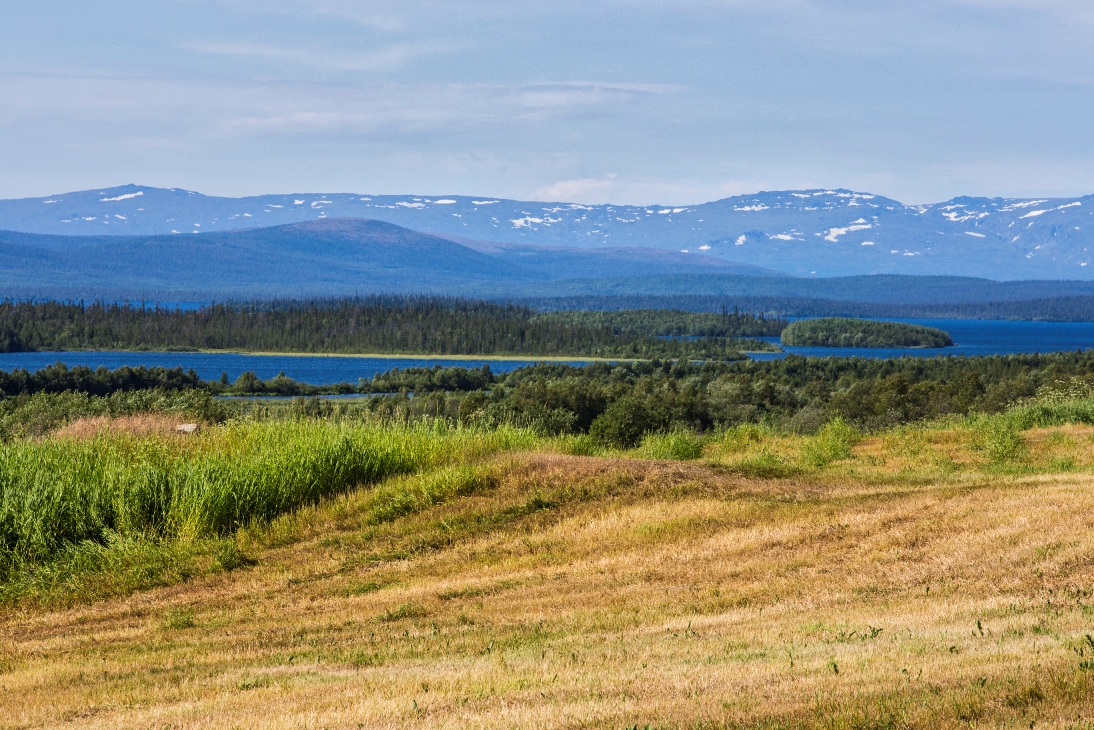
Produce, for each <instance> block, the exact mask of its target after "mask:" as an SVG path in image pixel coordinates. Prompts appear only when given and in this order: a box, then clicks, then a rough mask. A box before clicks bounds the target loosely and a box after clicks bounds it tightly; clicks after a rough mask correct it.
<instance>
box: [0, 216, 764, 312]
mask: <svg viewBox="0 0 1094 730" xmlns="http://www.w3.org/2000/svg"><path fill="white" fill-rule="evenodd" d="M479 249H482V250H477V249H476V248H472V247H470V246H467V245H464V244H462V243H459V242H456V241H452V240H449V239H447V238H442V237H439V236H434V235H430V234H427V233H419V232H417V231H412V230H409V229H407V228H403V227H401V226H397V225H394V224H392V223H386V222H383V221H374V220H363V219H324V220H317V221H305V222H302V223H290V224H287V225H281V226H272V227H269V228H255V229H247V230H241V231H216V232H211V233H207V234H203V235H200V236H194V235H187V236H177V235H172V234H168V235H159V236H55V235H43V234H34V233H20V232H10V231H0V294H2V295H4V296H8V297H16V298H20V297H58V298H97V297H104V298H111V299H113V298H119V297H129V298H140V297H149V298H152V299H159V300H161V301H163V300H193V299H206V300H207V299H210V298H216V299H224V298H227V297H234V298H247V299H251V298H269V297H293V298H295V297H308V296H344V295H351V294H354V293H368V292H406V293H410V292H438V291H451V290H453V289H454V288H457V287H460V286H467V285H472V284H478V285H481V284H485V283H489V284H493V285H495V286H498V287H500V288H503V289H504V288H505V287H509V286H517V285H520V284H522V283H531V282H540V281H547V280H553V279H567V280H573V279H575V278H576V279H580V278H583V277H597V276H605V275H611V274H614V273H616V272H619V271H625V272H627V273H628V274H629V275H631V276H636V277H639V278H641V277H644V276H650V275H659V274H663V273H666V272H675V273H699V274H704V273H716V274H727V273H728V274H748V275H751V276H761V277H762V275H764V274H765V271H764V270H763V269H758V268H756V267H752V266H744V265H739V264H734V263H732V262H729V261H724V260H721V259H716V258H713V257H689V256H687V255H685V254H681V253H678V252H671V251H660V250H650V249H637V250H636V249H625V248H624V249H613V248H600V249H588V250H582V249H565V248H557V247H548V246H526V245H513V244H497V245H491V246H487V247H482V246H480V247H479Z"/></svg>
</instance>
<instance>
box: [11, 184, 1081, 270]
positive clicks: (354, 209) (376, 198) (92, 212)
mask: <svg viewBox="0 0 1094 730" xmlns="http://www.w3.org/2000/svg"><path fill="white" fill-rule="evenodd" d="M1091 216H1094V196H1087V197H1083V198H1067V199H1047V198H1041V199H1001V198H990V199H989V198H970V197H959V198H954V199H953V200H949V201H946V202H943V203H938V204H934V205H905V204H903V203H900V202H897V201H895V200H891V199H888V198H884V197H881V196H877V195H871V194H869V193H861V192H853V191H849V190H842V189H838V190H800V191H779V192H762V193H757V194H755V195H746V196H737V197H733V198H726V199H724V200H718V201H714V202H710V203H703V204H700V205H691V206H676V207H672V206H661V205H651V206H629V205H579V204H572V203H557V202H547V203H545V202H532V201H519V200H504V199H499V198H475V197H468V196H461V195H450V196H444V197H416V196H404V195H397V196H395V195H371V196H370V195H360V194H348V193H339V194H312V193H307V194H304V193H300V194H292V195H263V196H256V197H250V198H218V197H211V196H205V195H200V194H198V193H194V192H191V191H186V190H178V189H172V190H165V189H160V188H150V187H143V186H136V185H127V186H122V187H116V188H103V189H100V190H91V191H82V192H73V193H65V194H62V195H56V196H53V197H50V198H31V199H22V200H3V201H0V229H10V230H18V231H26V232H34V233H49V234H78V235H101V234H102V233H106V232H109V233H112V234H114V233H128V234H139V235H150V234H169V233H171V232H172V231H174V232H177V233H195V232H199V231H202V232H208V231H218V230H234V229H243V228H252V227H255V226H271V225H280V224H286V223H293V222H301V221H306V220H317V219H322V218H335V217H343V218H349V217H352V218H369V219H375V220H383V221H387V222H390V223H394V224H397V225H400V226H403V227H406V228H410V229H413V230H417V231H423V232H428V233H434V234H441V235H453V236H462V237H466V238H470V239H477V240H485V241H493V242H503V243H529V244H540V245H556V246H571V247H579V248H596V247H626V248H629V247H649V248H661V249H665V250H672V251H682V250H687V251H689V252H691V253H693V254H698V253H700V252H701V253H705V254H707V255H710V256H713V257H720V258H724V259H728V260H732V261H736V262H739V263H744V264H750V265H754V266H760V267H763V268H770V269H775V270H778V271H781V272H784V273H791V274H800V275H811V274H815V275H818V276H843V275H854V274H877V273H895V274H949V275H968V276H983V277H988V278H993V279H1032V278H1051V279H1091V278H1094V267H1092V266H1089V264H1090V263H1091V261H1094V218H1092V217H1091Z"/></svg>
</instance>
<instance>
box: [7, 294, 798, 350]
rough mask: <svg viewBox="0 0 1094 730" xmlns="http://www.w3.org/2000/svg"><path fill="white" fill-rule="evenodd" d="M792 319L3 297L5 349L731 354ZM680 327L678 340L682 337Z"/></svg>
mask: <svg viewBox="0 0 1094 730" xmlns="http://www.w3.org/2000/svg"><path fill="white" fill-rule="evenodd" d="M785 324H786V322H785V321H784V320H781V319H770V318H766V317H764V316H763V315H752V314H742V313H739V312H728V311H725V312H722V313H720V314H694V313H689V312H627V313H612V314H611V315H605V314H603V313H582V312H576V313H575V312H553V313H545V314H541V313H538V312H536V311H535V310H534V309H531V308H530V307H526V306H522V305H513V304H499V303H491V302H482V301H475V300H467V299H454V298H445V297H412V296H408V297H403V296H373V297H363V298H352V299H336V300H310V301H288V302H266V303H248V304H232V303H225V304H213V305H210V306H207V307H202V308H200V309H196V310H178V309H161V308H147V307H143V306H139V305H137V306H130V305H124V304H105V303H92V304H84V303H62V302H12V301H8V302H4V303H0V351H4V352H21V351H35V350H87V349H98V350H129V349H146V350H147V349H151V350H242V351H250V352H300V353H341V354H366V353H376V354H381V353H382V354H408V355H448V356H454V355H464V356H476V355H477V356H487V355H511V356H529V357H539V356H543V357H551V356H554V357H620V358H646V357H662V358H666V357H667V358H680V357H686V358H697V359H735V358H739V357H742V355H741V353H742V351H756V350H760V351H764V350H766V351H770V350H774V349H776V348H775V347H774V346H773V345H771V344H769V343H767V342H763V341H760V340H752V339H739V338H741V337H748V336H762V335H777V334H778V332H779V331H781V329H782V327H784V326H785ZM681 336H682V337H681Z"/></svg>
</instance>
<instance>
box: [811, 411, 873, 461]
mask: <svg viewBox="0 0 1094 730" xmlns="http://www.w3.org/2000/svg"><path fill="white" fill-rule="evenodd" d="M861 439H862V434H861V433H860V432H859V431H858V430H857V429H855V428H852V427H851V426H849V425H847V423H846V422H845V421H844V420H843V419H841V418H837V419H835V420H833V421H831V422H829V423H828V424H827V425H826V426H824V428H822V429H821V430H820V431H818V432H817V433H816V435H815V436H812V437H810V438H808V439H806V441H805V443H804V445H803V446H802V461H804V462H805V464H806V465H808V466H811V467H814V468H818V469H819V468H821V467H824V466H827V465H828V464H830V463H832V462H833V461H840V460H841V459H850V458H851V457H852V456H853V455H854V452H852V450H851V449H852V447H853V446H854V445H855V444H857V443H858V442H859V441H860V440H861Z"/></svg>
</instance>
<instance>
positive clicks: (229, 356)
mask: <svg viewBox="0 0 1094 730" xmlns="http://www.w3.org/2000/svg"><path fill="white" fill-rule="evenodd" d="M890 321H896V322H909V323H912V324H924V325H927V326H930V327H938V328H940V329H943V330H946V331H947V332H949V333H950V336H951V337H952V338H953V340H954V342H955V343H956V346H955V347H946V348H941V349H904V348H850V347H788V348H784V349H786V350H787V351H788V352H792V353H795V354H799V355H816V356H827V355H835V356H843V357H849V356H858V357H878V358H884V357H932V356H936V355H966V356H970V355H999V354H1007V353H1017V352H1042V353H1045V352H1060V351H1064V350H1086V349H1088V348H1091V347H1094V322H1007V321H1001V320H974V319H901V320H890ZM765 339H768V340H770V341H772V342H776V343H777V342H778V338H777V337H776V338H765ZM785 356H786V355H785V353H777V354H776V353H770V354H768V353H760V354H757V355H754V357H755V358H756V359H758V360H771V359H775V358H779V357H785ZM56 362H64V363H65V364H67V365H69V366H72V365H87V366H88V367H92V368H97V367H99V366H105V367H107V368H110V369H114V368H117V367H121V366H122V365H130V366H138V365H146V366H149V367H155V366H163V367H169V368H173V367H182V368H183V369H184V370H189V369H191V368H193V369H194V370H195V371H197V373H198V375H199V376H200V377H201V378H203V379H206V380H213V379H216V378H219V377H220V374H221V373H222V372H226V373H228V377H229V378H230V379H231V380H233V381H234V380H235V379H236V378H237V377H239V375H240V373H243V372H244V371H247V370H250V371H253V372H254V373H255V374H256V375H257V376H258V377H260V378H262V379H268V378H272V377H274V376H275V375H277V374H278V373H279V372H284V373H285V375H287V376H288V377H290V378H292V379H293V380H298V381H300V382H304V383H312V384H314V385H325V384H329V383H341V382H349V383H356V382H357V379H358V378H366V379H371V378H372V376H373V375H375V374H376V373H380V372H384V371H385V370H390V369H391V368H396V367H397V368H409V367H432V366H433V365H437V364H440V365H446V366H448V365H452V366H460V367H468V368H478V367H482V366H483V364H485V363H489V364H490V369H491V370H493V371H494V372H495V373H505V372H509V371H511V370H515V369H517V368H519V367H523V366H525V365H531V364H533V363H535V362H537V360H535V359H534V358H532V359H529V360H492V359H489V358H483V359H481V360H453V359H445V358H373V357H324V356H314V355H306V356H305V355H238V354H233V353H198V352H16V353H0V370H9V371H10V370H12V369H14V368H26V369H27V370H31V371H34V370H37V369H39V368H42V367H46V366H47V365H52V364H53V363H56Z"/></svg>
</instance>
